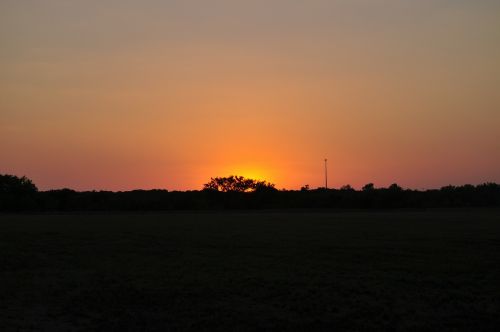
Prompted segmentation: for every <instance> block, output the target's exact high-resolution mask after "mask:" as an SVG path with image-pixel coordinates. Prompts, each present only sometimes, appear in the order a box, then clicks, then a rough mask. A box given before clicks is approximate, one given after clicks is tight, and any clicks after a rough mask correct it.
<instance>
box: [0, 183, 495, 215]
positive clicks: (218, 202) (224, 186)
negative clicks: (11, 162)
mask: <svg viewBox="0 0 500 332" xmlns="http://www.w3.org/2000/svg"><path fill="white" fill-rule="evenodd" d="M444 207H500V185H498V184H496V183H485V184H480V185H464V186H446V187H443V188H440V189H431V190H412V189H403V188H401V187H400V186H399V185H397V184H393V185H391V186H389V187H387V188H376V187H375V186H374V185H373V184H371V183H369V184H367V185H365V186H364V187H363V188H362V189H361V190H355V189H353V188H352V187H351V186H349V185H347V186H344V187H342V188H340V189H325V188H318V189H310V188H309V186H304V187H302V189H301V190H277V189H276V188H275V185H274V184H272V183H269V182H265V181H258V180H253V179H246V178H244V177H240V176H230V177H226V178H212V179H211V180H210V181H209V182H208V183H206V184H205V185H204V187H203V190H194V191H183V192H181V191H168V190H133V191H124V192H111V191H85V192H78V191H75V190H71V189H59V190H48V191H39V190H38V189H37V187H36V185H35V184H33V182H32V181H31V180H30V179H28V178H26V177H17V176H14V175H1V174H0V211H2V212H16V211H17V212H51V211H54V212H55V211H75V212H78V211H173V210H227V209H249V210H251V209H297V208H300V209H323V208H339V209H342V208H349V209H390V208H444Z"/></svg>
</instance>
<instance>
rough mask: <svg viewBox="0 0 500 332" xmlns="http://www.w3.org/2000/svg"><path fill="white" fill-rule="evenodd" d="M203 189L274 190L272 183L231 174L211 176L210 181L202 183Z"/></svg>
mask: <svg viewBox="0 0 500 332" xmlns="http://www.w3.org/2000/svg"><path fill="white" fill-rule="evenodd" d="M203 190H214V191H222V192H250V191H269V190H276V189H275V185H274V184H273V183H270V182H267V181H260V180H254V179H247V178H245V177H243V176H237V175H236V176H235V175H231V176H228V177H216V178H211V179H210V182H208V183H205V184H204V185H203Z"/></svg>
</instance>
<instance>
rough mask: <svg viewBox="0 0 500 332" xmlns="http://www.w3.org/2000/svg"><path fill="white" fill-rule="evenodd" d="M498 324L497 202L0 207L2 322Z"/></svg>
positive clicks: (278, 326)
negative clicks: (159, 208)
mask: <svg viewBox="0 0 500 332" xmlns="http://www.w3.org/2000/svg"><path fill="white" fill-rule="evenodd" d="M306 329H308V330H325V331H332V330H334V329H339V330H349V331H368V330H385V331H388V330H394V331H398V330H404V331H427V330H429V331H430V330H432V331H498V330H500V210H498V209H497V210H495V209H489V210H488V209H475V210H472V209H471V210H464V209H462V210H458V209H457V210H429V211H387V212H274V211H273V212H248V213H246V212H224V213H222V212H221V213H171V214H170V213H168V214H167V213H166V214H142V215H141V214H134V215H132V214H129V215H127V214H107V215H104V214H96V215H0V330H1V331H31V330H33V331H38V330H42V331H55V330H63V331H73V330H74V331H80V330H81V331H87V330H104V331H183V330H192V331H200V330H201V331H203V330H218V331H230V330H239V331H257V330H306Z"/></svg>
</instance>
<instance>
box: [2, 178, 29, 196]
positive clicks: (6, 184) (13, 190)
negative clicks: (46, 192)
mask: <svg viewBox="0 0 500 332" xmlns="http://www.w3.org/2000/svg"><path fill="white" fill-rule="evenodd" d="M37 191H38V188H37V187H36V186H35V185H34V184H33V182H32V181H31V180H30V179H28V178H27V177H26V176H23V177H17V176H15V175H9V174H5V175H3V174H0V193H4V194H30V193H35V192H37Z"/></svg>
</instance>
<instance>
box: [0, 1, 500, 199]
mask: <svg viewBox="0 0 500 332" xmlns="http://www.w3.org/2000/svg"><path fill="white" fill-rule="evenodd" d="M499 128H500V2H499V1H497V0H474V1H473V0H470V1H466V0H432V1H430V0H418V1H417V0H308V1H304V0H251V1H243V0H241V1H240V0H198V1H195V0H172V1H168V0H163V1H160V0H141V1H139V0H137V1H130V0H107V1H106V0H105V1H103V0H99V1H96V0H85V1H83V0H82V1H74V0H73V1H72V0H43V1H42V0H24V1H19V0H2V1H0V173H8V174H15V175H18V176H22V175H26V176H28V177H29V178H31V179H32V180H33V181H34V183H35V184H36V185H37V186H38V187H39V188H40V189H42V190H47V189H56V188H64V187H67V188H73V189H76V190H93V189H95V190H130V189H137V188H142V189H151V188H165V189H168V190H189V189H193V190H196V189H201V188H202V185H203V183H206V182H208V181H209V180H210V177H215V176H227V175H231V174H238V175H243V176H247V177H252V178H258V179H265V180H268V181H271V182H273V183H275V184H276V186H277V188H279V189H281V188H287V189H297V188H300V187H301V186H303V185H305V184H309V185H310V186H311V187H312V188H314V187H319V186H324V172H323V167H324V159H325V158H328V170H329V171H328V174H329V185H330V186H332V187H340V186H342V185H345V184H351V185H352V186H354V187H356V188H359V187H361V186H362V185H364V184H366V183H369V182H373V183H374V184H375V186H376V187H385V186H388V185H390V184H391V183H395V182H396V183H398V184H400V185H401V186H403V187H405V188H408V187H409V188H416V189H424V188H439V187H441V186H444V185H448V184H454V185H461V184H466V183H472V184H479V183H483V182H500V130H499Z"/></svg>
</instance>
